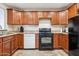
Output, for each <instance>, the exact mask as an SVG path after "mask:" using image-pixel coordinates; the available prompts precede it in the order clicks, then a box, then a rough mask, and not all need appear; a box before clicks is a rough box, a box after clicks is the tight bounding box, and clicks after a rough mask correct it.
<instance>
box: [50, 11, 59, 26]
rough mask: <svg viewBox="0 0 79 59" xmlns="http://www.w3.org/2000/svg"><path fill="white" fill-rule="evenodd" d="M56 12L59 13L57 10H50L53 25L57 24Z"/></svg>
mask: <svg viewBox="0 0 79 59" xmlns="http://www.w3.org/2000/svg"><path fill="white" fill-rule="evenodd" d="M58 14H59V13H58V12H50V16H51V23H52V24H53V25H58V24H59V19H58Z"/></svg>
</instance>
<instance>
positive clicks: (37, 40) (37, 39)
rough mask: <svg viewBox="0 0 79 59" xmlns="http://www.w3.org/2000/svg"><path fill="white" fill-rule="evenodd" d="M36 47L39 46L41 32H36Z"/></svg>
mask: <svg viewBox="0 0 79 59" xmlns="http://www.w3.org/2000/svg"><path fill="white" fill-rule="evenodd" d="M35 48H39V33H36V34H35Z"/></svg>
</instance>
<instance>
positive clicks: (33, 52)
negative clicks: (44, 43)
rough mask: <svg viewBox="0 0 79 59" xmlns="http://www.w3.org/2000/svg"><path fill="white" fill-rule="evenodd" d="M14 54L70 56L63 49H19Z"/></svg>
mask: <svg viewBox="0 0 79 59" xmlns="http://www.w3.org/2000/svg"><path fill="white" fill-rule="evenodd" d="M13 56H68V54H66V53H65V52H64V51H63V50H52V51H39V50H17V51H16V52H15V53H14V54H13Z"/></svg>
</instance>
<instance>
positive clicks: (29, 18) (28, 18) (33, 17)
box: [24, 11, 39, 25]
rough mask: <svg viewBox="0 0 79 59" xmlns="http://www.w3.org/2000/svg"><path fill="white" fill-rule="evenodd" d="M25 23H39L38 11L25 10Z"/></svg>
mask: <svg viewBox="0 0 79 59" xmlns="http://www.w3.org/2000/svg"><path fill="white" fill-rule="evenodd" d="M24 24H27V25H37V24H39V20H38V15H37V12H36V11H32V12H31V11H30V12H29V11H27V12H24Z"/></svg>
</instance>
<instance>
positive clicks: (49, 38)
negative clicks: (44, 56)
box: [39, 33, 53, 50]
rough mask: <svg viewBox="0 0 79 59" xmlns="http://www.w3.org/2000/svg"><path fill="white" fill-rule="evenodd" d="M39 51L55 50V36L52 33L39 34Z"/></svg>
mask: <svg viewBox="0 0 79 59" xmlns="http://www.w3.org/2000/svg"><path fill="white" fill-rule="evenodd" d="M39 43H40V44H39V49H47V50H48V49H52V48H53V35H52V33H40V34H39Z"/></svg>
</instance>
